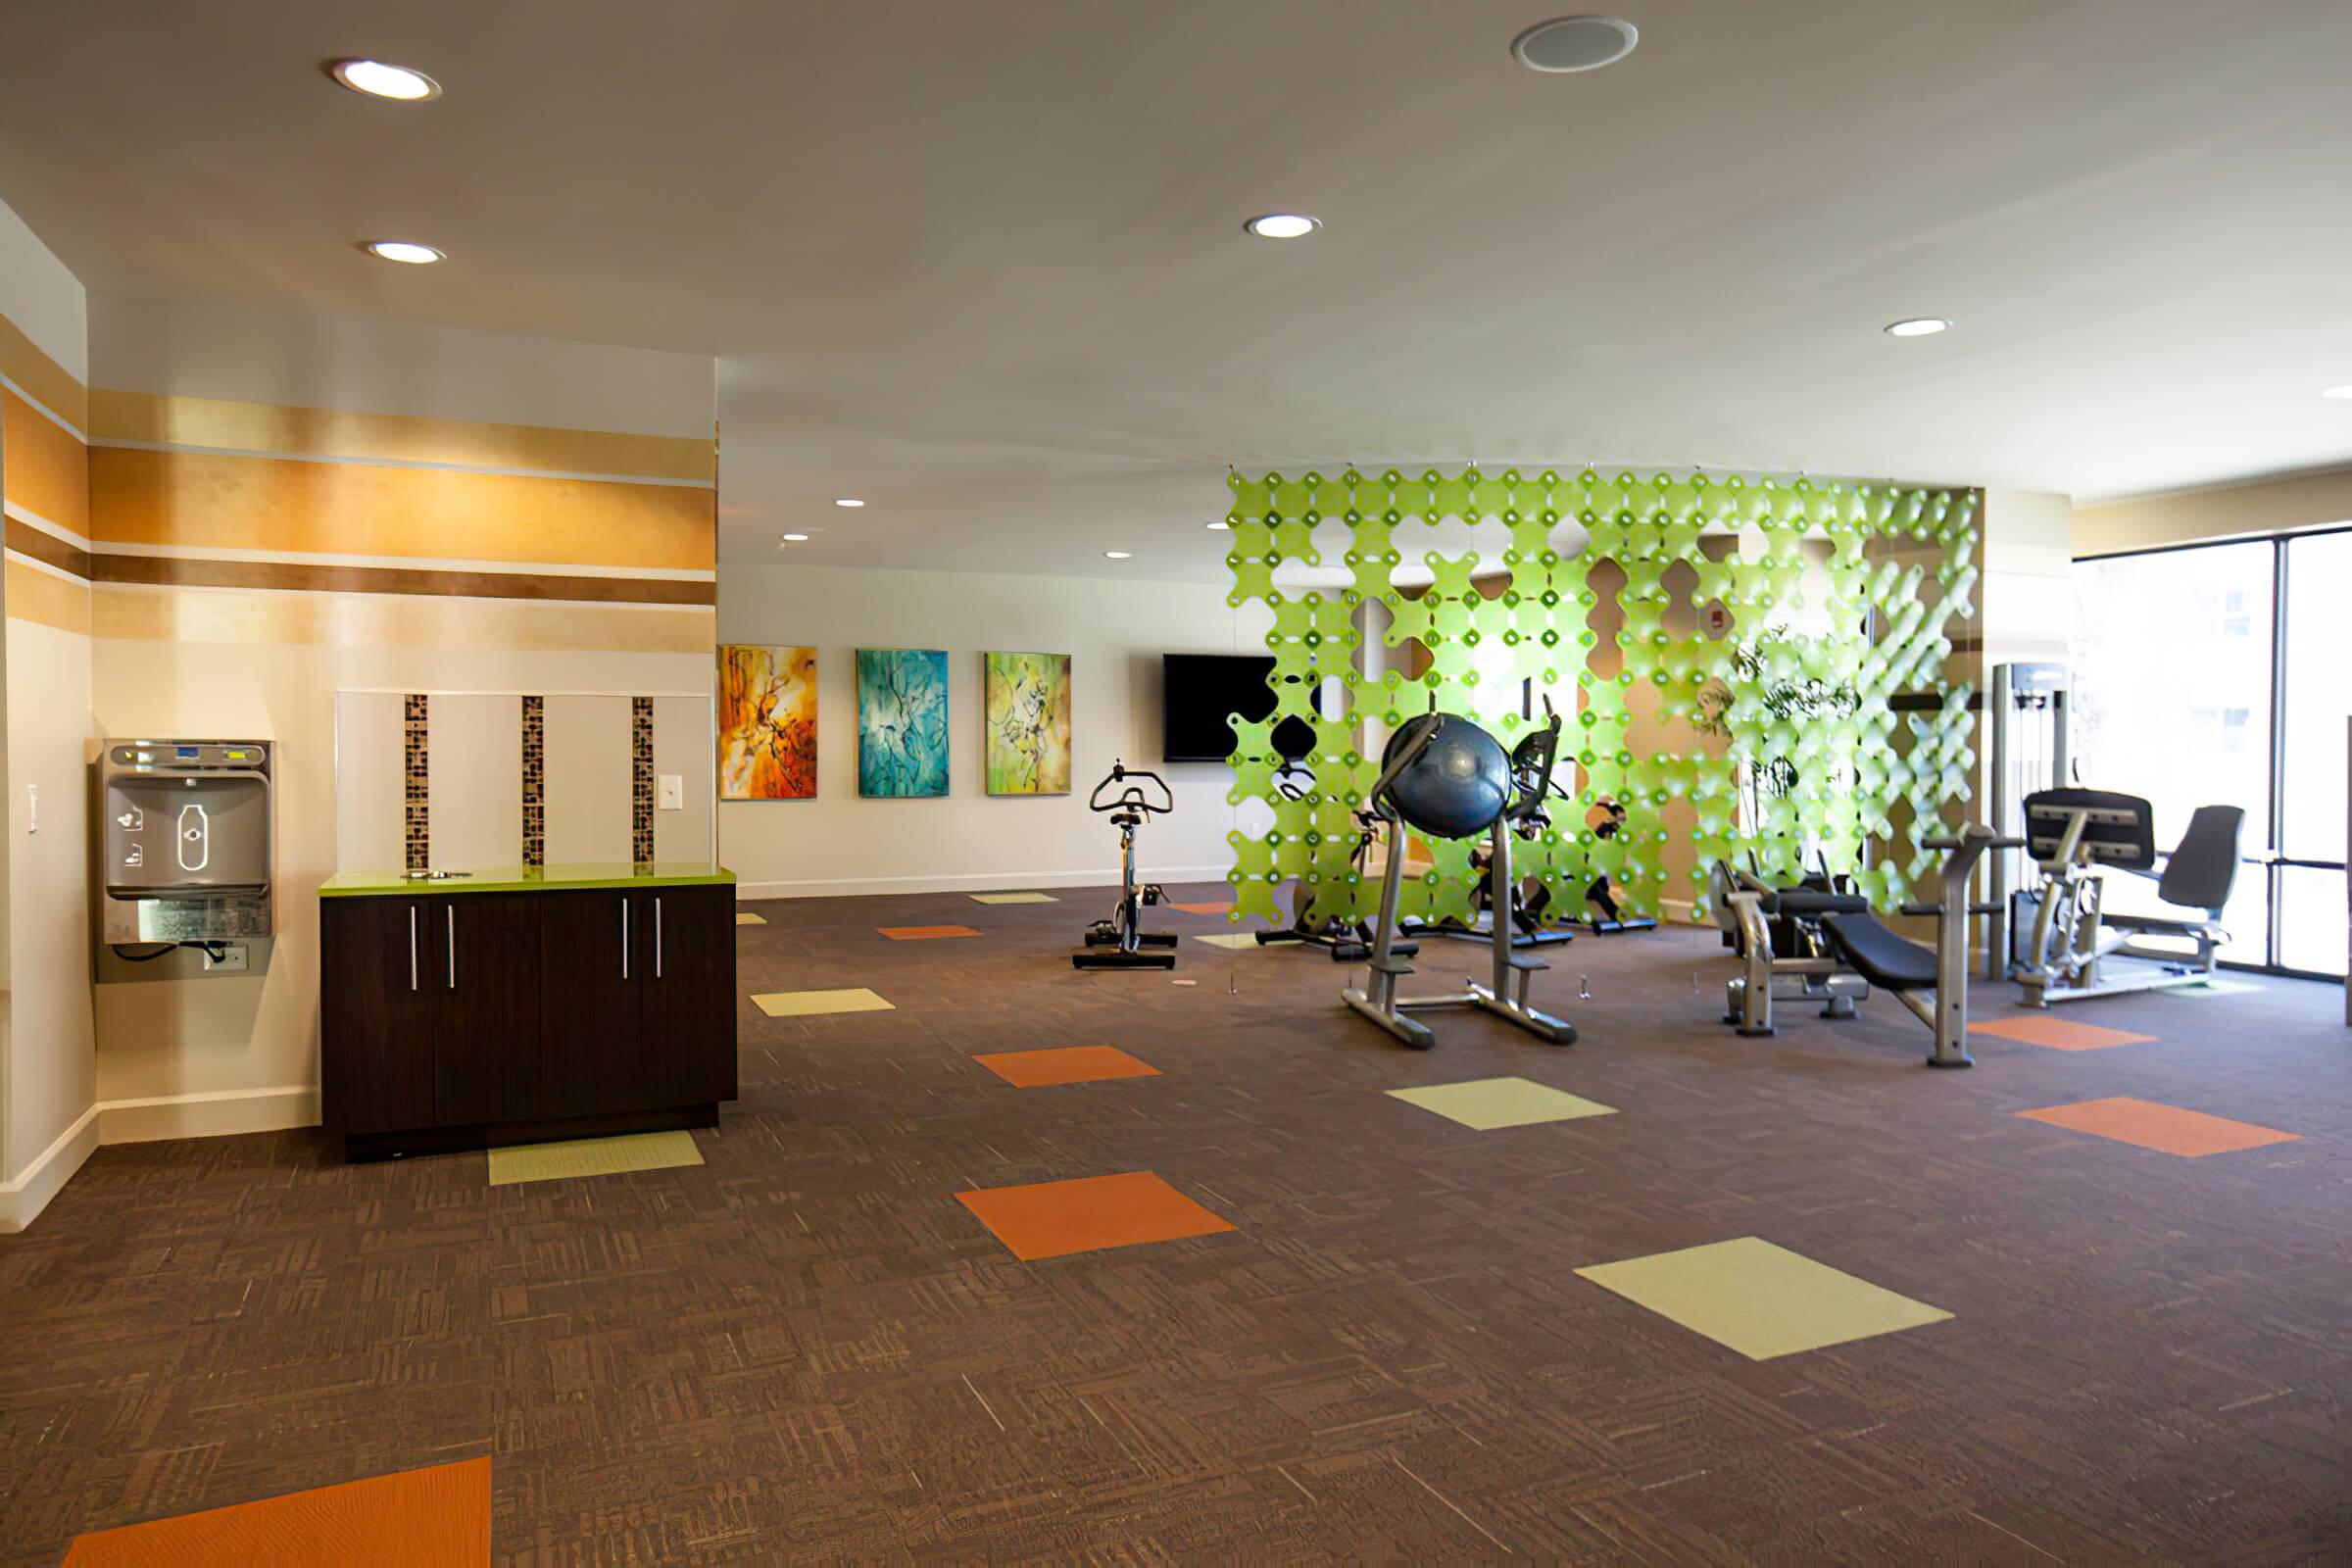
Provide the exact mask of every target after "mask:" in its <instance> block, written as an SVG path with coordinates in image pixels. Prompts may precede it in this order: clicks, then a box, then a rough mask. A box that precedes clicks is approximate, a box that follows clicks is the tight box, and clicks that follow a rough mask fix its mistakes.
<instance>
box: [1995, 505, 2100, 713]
mask: <svg viewBox="0 0 2352 1568" xmlns="http://www.w3.org/2000/svg"><path fill="white" fill-rule="evenodd" d="M2076 515H2077V514H2076V512H2075V508H2074V504H2073V503H2072V502H2071V501H2070V500H2069V499H2068V498H2067V497H2065V496H2062V495H2054V494H2051V493H2049V492H2047V491H2039V490H1987V491H1985V576H1984V580H1983V581H1982V582H1981V583H1980V584H1979V585H1978V590H1977V599H1978V605H1979V612H1978V619H1979V622H1980V623H1981V628H1982V636H1983V638H1984V661H1985V669H1986V671H1988V672H1989V671H1990V670H1991V668H1992V666H1994V665H1995V664H2007V663H2015V662H2021V661H2029V660H2055V661H2059V662H2064V661H2065V660H2066V659H2067V658H2068V656H2069V649H2070V648H2071V646H2072V644H2073V639H2074V619H2075V595H2074V586H2073V583H2072V580H2071V578H2072V573H2073V571H2074V564H2075V553H2076V544H2075V518H2076Z"/></svg>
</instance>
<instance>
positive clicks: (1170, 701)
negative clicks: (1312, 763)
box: [1160, 654, 1315, 762]
mask: <svg viewBox="0 0 2352 1568" xmlns="http://www.w3.org/2000/svg"><path fill="white" fill-rule="evenodd" d="M1162 657H1163V658H1164V659H1165V661H1166V666H1165V668H1164V669H1163V670H1162V672H1161V674H1162V678H1161V684H1160V693H1161V700H1162V703H1163V705H1164V707H1163V715H1162V718H1163V721H1162V725H1161V729H1160V736H1161V746H1160V757H1161V759H1162V760H1166V761H1170V762H1222V761H1224V760H1226V759H1227V758H1229V757H1231V756H1232V755H1233V748H1234V746H1235V745H1236V744H1237V743H1236V741H1235V739H1234V734H1233V725H1232V724H1231V723H1229V722H1228V721H1227V716H1228V715H1229V714H1234V713H1238V714H1240V715H1241V716H1242V717H1244V718H1247V719H1262V718H1264V717H1266V716H1267V715H1269V714H1270V713H1272V712H1273V711H1274V692H1273V689H1272V688H1271V687H1269V686H1268V685H1267V684H1266V678H1267V677H1268V676H1269V675H1271V674H1272V673H1273V672H1274V656H1273V655H1272V654H1167V655H1163V656H1162ZM1274 746H1275V749H1276V750H1277V751H1279V752H1281V753H1282V755H1283V756H1285V757H1292V758H1297V757H1305V756H1308V755H1309V754H1311V753H1312V752H1313V751H1314V749H1315V732H1314V728H1313V726H1311V725H1309V724H1308V723H1307V722H1306V721H1305V720H1304V719H1299V718H1286V719H1284V720H1283V721H1282V722H1281V723H1280V724H1277V725H1275V726H1274Z"/></svg>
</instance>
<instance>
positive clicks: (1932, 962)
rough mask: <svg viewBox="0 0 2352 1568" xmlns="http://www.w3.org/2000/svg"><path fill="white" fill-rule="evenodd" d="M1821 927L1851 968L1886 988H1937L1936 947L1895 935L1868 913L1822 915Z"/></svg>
mask: <svg viewBox="0 0 2352 1568" xmlns="http://www.w3.org/2000/svg"><path fill="white" fill-rule="evenodd" d="M1821 929H1822V930H1823V932H1824V933H1826V934H1827V935H1828V937H1829V939H1830V944H1831V946H1833V947H1835V948H1836V949H1837V950H1838V956H1839V957H1841V958H1843V959H1844V960H1845V961H1846V962H1847V963H1849V964H1851V965H1853V968H1854V972H1855V973H1856V974H1859V975H1860V976H1861V977H1862V978H1863V979H1865V980H1867V981H1869V982H1870V983H1871V984H1872V985H1874V986H1878V987H1880V988H1881V989H1882V990H1887V991H1933V990H1935V989H1936V950H1935V949H1934V948H1925V947H1921V946H1920V945H1919V944H1918V943H1916V942H1913V941H1911V940H1910V939H1909V938H1907V937H1899V936H1896V935H1895V934H1894V933H1893V932H1892V931H1889V930H1888V929H1887V927H1886V926H1884V925H1881V924H1880V923H1879V920H1878V917H1877V916H1876V915H1871V914H1830V915H1824V916H1823V917H1822V921H1821Z"/></svg>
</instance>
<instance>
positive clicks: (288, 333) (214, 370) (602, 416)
mask: <svg viewBox="0 0 2352 1568" xmlns="http://www.w3.org/2000/svg"><path fill="white" fill-rule="evenodd" d="M53 352H54V351H53ZM89 359H90V368H91V372H92V373H91V376H90V382H91V384H92V385H93V386H100V387H116V388H128V389H130V390H134V391H139V392H153V393H161V394H165V395H178V396H185V397H202V398H225V399H229V400H232V401H235V402H242V403H274V404H286V405H294V406H298V407H302V408H315V409H345V410H349V411H351V412H354V413H362V414H410V415H420V416H427V417H433V418H440V419H479V420H489V421H494V422H499V423H506V424H533V425H551V426H557V427H561V428H565V429H577V430H625V431H629V432H631V433H634V434H640V435H673V436H693V437H696V438H698V439H699V438H701V437H705V436H708V435H709V434H710V433H711V361H709V360H708V359H704V358H701V357H699V356H696V355H692V354H663V353H661V352H659V351H656V350H653V349H631V348H613V347H610V346H607V345H604V344H596V343H570V342H564V341H559V340H557V339H554V338H535V337H517V336H515V335H514V334H511V333H506V332H477V331H473V330H470V329H468V328H466V327H457V326H435V325H432V324H430V323H428V322H424V321H403V320H394V319H390V318H387V317H370V316H339V315H334V314H332V313H329V312H324V311H289V310H286V309H284V308H283V307H279V306H271V305H268V304H264V303H258V302H254V301H248V300H231V299H219V298H196V297H188V298H180V299H174V300H171V301H169V302H167V301H162V300H149V299H135V298H130V297H127V296H123V295H114V294H108V295H101V296H100V297H99V298H98V299H96V300H95V301H93V302H92V303H91V306H90V350H89Z"/></svg>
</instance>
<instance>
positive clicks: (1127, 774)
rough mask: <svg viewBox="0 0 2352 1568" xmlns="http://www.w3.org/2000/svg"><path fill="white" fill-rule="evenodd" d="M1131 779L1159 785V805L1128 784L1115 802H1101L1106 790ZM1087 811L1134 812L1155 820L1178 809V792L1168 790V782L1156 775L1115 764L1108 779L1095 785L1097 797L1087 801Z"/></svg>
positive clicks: (1113, 763) (1088, 798)
mask: <svg viewBox="0 0 2352 1568" xmlns="http://www.w3.org/2000/svg"><path fill="white" fill-rule="evenodd" d="M1129 779H1150V780H1151V781H1152V783H1154V784H1156V785H1158V786H1159V801H1158V803H1154V802H1152V801H1151V800H1149V799H1147V798H1146V797H1145V795H1144V792H1143V789H1142V788H1141V786H1139V785H1135V784H1127V787H1126V788H1125V789H1123V790H1121V791H1120V792H1119V797H1118V799H1117V800H1115V801H1104V800H1103V791H1104V790H1106V789H1108V788H1110V787H1111V786H1112V785H1113V784H1124V783H1126V781H1127V780H1129ZM1086 809H1088V810H1090V811H1116V810H1121V809H1133V810H1138V811H1141V812H1143V813H1144V814H1145V815H1146V816H1156V815H1160V814H1163V813H1165V812H1168V811H1173V810H1174V809H1176V792H1175V791H1173V790H1171V789H1169V788H1168V781H1167V780H1166V779H1164V778H1161V777H1160V776H1159V775H1158V774H1157V773H1153V772H1151V771H1150V770H1148V769H1145V768H1141V767H1129V766H1128V765H1127V764H1126V763H1124V762H1116V761H1114V762H1112V763H1111V764H1110V775H1109V777H1107V778H1105V779H1103V782H1102V783H1100V784H1098V785H1096V786H1095V790H1094V793H1093V794H1092V795H1089V796H1088V797H1087V798H1086Z"/></svg>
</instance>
